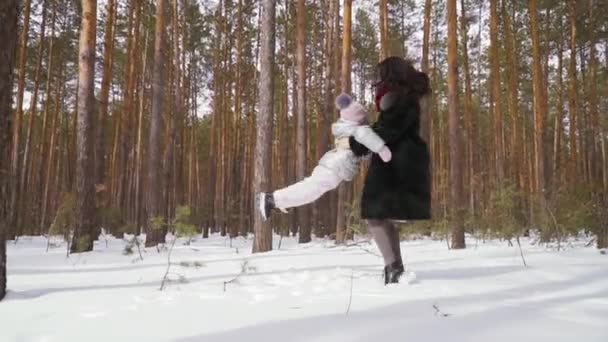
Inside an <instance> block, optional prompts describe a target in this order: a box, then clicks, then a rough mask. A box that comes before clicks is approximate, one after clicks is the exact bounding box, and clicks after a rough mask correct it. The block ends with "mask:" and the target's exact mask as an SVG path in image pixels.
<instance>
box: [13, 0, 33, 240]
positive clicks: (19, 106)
mask: <svg viewBox="0 0 608 342" xmlns="http://www.w3.org/2000/svg"><path fill="white" fill-rule="evenodd" d="M23 6H24V12H23V27H22V28H21V37H20V39H19V40H20V43H19V61H18V80H17V95H16V108H15V119H14V122H13V143H12V154H11V173H10V177H9V183H10V185H9V187H10V191H9V192H10V194H11V202H10V205H9V208H10V209H9V216H10V219H9V224H10V225H11V226H12V227H13V229H15V230H16V231H18V230H19V227H18V222H17V221H18V219H19V213H20V211H21V210H20V207H19V195H20V193H21V192H20V191H19V176H20V166H21V156H22V153H21V152H22V151H21V131H22V129H21V121H23V91H24V89H25V72H26V71H25V66H26V61H27V42H28V40H29V30H30V10H31V1H30V0H25V4H24V5H23Z"/></svg>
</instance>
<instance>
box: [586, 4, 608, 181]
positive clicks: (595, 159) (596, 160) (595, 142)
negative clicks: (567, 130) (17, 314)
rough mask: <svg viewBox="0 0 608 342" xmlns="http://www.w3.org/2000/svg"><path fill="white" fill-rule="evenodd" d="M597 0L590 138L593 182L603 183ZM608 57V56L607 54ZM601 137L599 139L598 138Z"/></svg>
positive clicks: (591, 54)
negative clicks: (598, 77) (598, 88)
mask: <svg viewBox="0 0 608 342" xmlns="http://www.w3.org/2000/svg"><path fill="white" fill-rule="evenodd" d="M594 4H595V1H594V0H590V2H589V35H590V36H589V77H590V80H589V82H588V84H589V115H590V119H591V120H590V121H591V124H590V125H589V127H590V132H589V134H588V137H589V140H590V154H591V158H589V159H590V162H591V176H592V178H591V180H592V182H593V184H597V185H599V184H601V183H602V178H601V163H602V156H601V155H600V154H599V150H600V147H599V146H600V144H599V143H600V140H601V139H603V136H602V130H601V122H600V117H599V116H600V115H599V104H598V102H599V101H598V94H597V93H598V90H597V69H598V68H597V67H598V60H597V58H596V50H595V45H596V42H597V38H596V35H597V33H596V32H597V26H596V21H597V17H596V14H595V13H596V12H597V11H595V6H594ZM607 57H608V56H607ZM598 137H599V139H598Z"/></svg>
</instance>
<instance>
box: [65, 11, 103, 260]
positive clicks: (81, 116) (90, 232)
mask: <svg viewBox="0 0 608 342" xmlns="http://www.w3.org/2000/svg"><path fill="white" fill-rule="evenodd" d="M96 28H97V0H83V1H82V23H81V28H80V43H79V52H78V56H79V60H78V136H77V141H78V144H77V146H78V148H77V156H76V215H75V217H76V222H75V229H74V237H73V240H72V246H71V251H72V252H84V251H91V250H93V241H94V240H95V238H96V237H97V236H95V233H96V226H95V224H96V220H95V179H94V178H93V176H94V171H95V159H94V158H93V146H94V137H95V136H94V134H92V133H93V128H94V127H95V113H94V104H95V102H94V101H95V94H94V90H95V83H94V81H95V41H96Z"/></svg>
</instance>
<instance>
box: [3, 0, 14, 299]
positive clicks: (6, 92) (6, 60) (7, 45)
mask: <svg viewBox="0 0 608 342" xmlns="http://www.w3.org/2000/svg"><path fill="white" fill-rule="evenodd" d="M18 7H19V1H17V0H4V1H2V2H0V42H2V43H0V45H1V46H2V49H0V174H8V173H9V167H8V165H6V163H5V161H6V160H8V159H9V151H8V148H9V142H10V139H11V124H12V123H11V96H12V90H13V63H14V62H15V44H16V41H17V35H16V32H17V19H18V17H19V10H18ZM7 180H8V177H0V300H2V298H4V295H5V294H6V242H5V239H6V236H7V230H8V222H6V218H7V217H8V210H9V208H8V204H9V203H7V201H8V198H9V197H8V184H7Z"/></svg>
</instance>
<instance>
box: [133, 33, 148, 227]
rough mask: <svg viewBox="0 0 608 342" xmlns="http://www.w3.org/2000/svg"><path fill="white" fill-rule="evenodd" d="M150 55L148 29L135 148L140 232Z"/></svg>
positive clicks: (136, 194)
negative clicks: (145, 100) (145, 103)
mask: <svg viewBox="0 0 608 342" xmlns="http://www.w3.org/2000/svg"><path fill="white" fill-rule="evenodd" d="M147 56H148V31H146V34H145V38H144V53H143V55H142V57H141V63H142V67H141V86H140V90H139V125H138V127H137V147H136V149H135V153H136V161H135V174H136V175H137V177H136V180H135V221H136V222H137V232H140V229H141V227H142V222H141V220H142V201H143V198H142V187H143V184H144V180H143V179H142V175H143V172H144V165H143V163H144V156H143V146H144V141H143V139H144V98H145V95H146V94H145V92H146V86H145V85H146V65H147V63H146V62H147V60H148V58H147Z"/></svg>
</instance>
